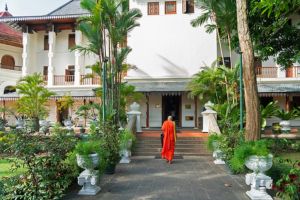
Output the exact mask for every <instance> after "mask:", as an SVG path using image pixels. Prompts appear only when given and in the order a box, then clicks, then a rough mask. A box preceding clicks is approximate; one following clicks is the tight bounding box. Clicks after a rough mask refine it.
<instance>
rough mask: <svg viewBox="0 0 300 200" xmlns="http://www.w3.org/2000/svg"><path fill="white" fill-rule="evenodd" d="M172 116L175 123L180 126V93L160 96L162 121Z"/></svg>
mask: <svg viewBox="0 0 300 200" xmlns="http://www.w3.org/2000/svg"><path fill="white" fill-rule="evenodd" d="M170 115H171V116H172V117H173V120H174V121H175V123H176V125H177V126H179V127H181V95H179V96H162V117H163V119H162V121H165V120H166V119H167V117H168V116H170Z"/></svg>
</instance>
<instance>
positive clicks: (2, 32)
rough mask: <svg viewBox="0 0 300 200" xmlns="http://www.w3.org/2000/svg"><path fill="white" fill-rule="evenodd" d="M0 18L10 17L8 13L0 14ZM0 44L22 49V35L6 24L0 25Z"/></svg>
mask: <svg viewBox="0 0 300 200" xmlns="http://www.w3.org/2000/svg"><path fill="white" fill-rule="evenodd" d="M0 17H3V18H7V17H12V15H11V14H10V13H9V12H8V11H4V12H0ZM0 43H2V44H8V45H13V46H17V47H22V33H21V32H19V31H17V30H15V29H14V28H12V27H10V26H9V25H8V24H6V23H0Z"/></svg>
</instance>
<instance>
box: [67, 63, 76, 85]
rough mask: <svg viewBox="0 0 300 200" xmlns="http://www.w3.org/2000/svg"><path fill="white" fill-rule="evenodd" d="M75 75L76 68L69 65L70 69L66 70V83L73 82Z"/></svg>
mask: <svg viewBox="0 0 300 200" xmlns="http://www.w3.org/2000/svg"><path fill="white" fill-rule="evenodd" d="M74 75H75V66H74V65H69V66H68V69H66V70H65V81H66V82H73V81H74Z"/></svg>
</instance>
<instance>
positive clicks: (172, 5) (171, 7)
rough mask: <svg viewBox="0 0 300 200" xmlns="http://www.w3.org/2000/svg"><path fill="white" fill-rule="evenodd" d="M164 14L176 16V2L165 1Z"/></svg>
mask: <svg viewBox="0 0 300 200" xmlns="http://www.w3.org/2000/svg"><path fill="white" fill-rule="evenodd" d="M165 13H166V14H176V1H166V2H165Z"/></svg>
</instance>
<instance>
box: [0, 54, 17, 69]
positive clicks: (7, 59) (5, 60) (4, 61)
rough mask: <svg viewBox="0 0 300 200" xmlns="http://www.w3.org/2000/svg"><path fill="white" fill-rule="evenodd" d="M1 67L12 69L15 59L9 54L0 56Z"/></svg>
mask: <svg viewBox="0 0 300 200" xmlns="http://www.w3.org/2000/svg"><path fill="white" fill-rule="evenodd" d="M1 68H3V69H11V70H14V68H15V59H14V58H13V57H12V56H10V55H5V56H3V57H2V58H1Z"/></svg>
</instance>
